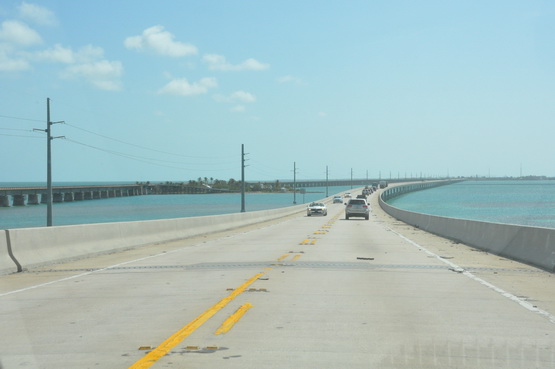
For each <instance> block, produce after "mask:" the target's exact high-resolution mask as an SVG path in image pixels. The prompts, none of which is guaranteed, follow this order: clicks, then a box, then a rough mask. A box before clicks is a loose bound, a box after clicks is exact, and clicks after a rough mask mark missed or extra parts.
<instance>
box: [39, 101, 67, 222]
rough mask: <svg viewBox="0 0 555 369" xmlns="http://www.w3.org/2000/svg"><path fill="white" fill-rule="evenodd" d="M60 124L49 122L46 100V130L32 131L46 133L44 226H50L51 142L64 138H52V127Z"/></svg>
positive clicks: (48, 103) (48, 108) (48, 109)
mask: <svg viewBox="0 0 555 369" xmlns="http://www.w3.org/2000/svg"><path fill="white" fill-rule="evenodd" d="M58 123H65V122H64V121H60V122H51V121H50V98H46V129H36V128H35V129H34V131H43V132H46V196H47V197H46V226H47V227H51V226H52V197H53V196H52V140H53V139H55V138H65V136H58V137H52V125H53V124H58Z"/></svg>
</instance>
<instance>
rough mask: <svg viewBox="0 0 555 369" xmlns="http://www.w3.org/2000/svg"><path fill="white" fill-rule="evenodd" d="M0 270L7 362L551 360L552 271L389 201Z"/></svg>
mask: <svg viewBox="0 0 555 369" xmlns="http://www.w3.org/2000/svg"><path fill="white" fill-rule="evenodd" d="M373 196H374V197H373V198H372V200H371V201H372V206H373V210H372V215H371V218H370V220H369V221H366V220H364V219H362V218H361V219H351V220H349V221H347V220H344V216H343V205H340V204H329V209H330V211H329V215H328V216H327V217H315V216H312V217H306V215H305V214H300V215H296V216H292V217H289V218H287V219H282V220H279V221H274V222H270V223H266V224H264V225H262V226H256V227H249V228H243V229H240V230H235V231H228V232H225V233H219V234H213V235H210V236H205V237H196V238H192V239H187V240H183V241H179V242H172V243H167V244H161V245H156V246H153V247H149V248H140V249H134V250H129V251H126V252H120V253H115V254H111V255H104V256H100V257H95V258H90V259H84V260H78V261H74V262H71V263H65V264H57V265H51V266H49V267H45V268H40V269H35V270H32V271H29V272H25V273H20V274H12V275H7V276H3V277H0V327H1V332H2V334H1V335H0V362H1V363H2V368H3V369H12V368H44V369H50V368H52V369H54V368H55V369H59V368H114V369H115V368H241V369H246V368H280V369H281V368H318V369H323V368H333V369H337V368H412V369H414V368H426V369H429V368H442V369H443V368H455V367H456V368H473V369H475V368H555V293H554V292H555V288H554V287H555V277H554V276H553V275H552V274H550V273H547V272H544V271H541V270H538V269H535V268H532V267H529V266H527V265H523V264H519V263H517V262H514V261H510V260H506V259H502V258H500V257H498V256H495V255H491V254H486V253H484V252H480V251H476V250H472V249H470V248H467V247H466V246H464V245H461V244H454V243H453V242H451V241H448V240H445V239H442V238H439V237H435V236H432V235H430V234H426V233H424V232H422V231H419V230H417V229H414V228H413V227H409V226H407V225H405V224H403V223H399V222H397V221H395V220H393V219H392V218H390V217H389V216H387V215H386V214H384V213H383V212H382V211H381V210H380V209H379V208H378V205H377V203H376V201H375V200H376V198H375V196H376V195H373Z"/></svg>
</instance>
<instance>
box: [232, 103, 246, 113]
mask: <svg viewBox="0 0 555 369" xmlns="http://www.w3.org/2000/svg"><path fill="white" fill-rule="evenodd" d="M230 110H231V111H232V112H233V113H244V112H245V111H246V110H247V108H245V107H244V106H243V105H237V106H234V107H233V108H231V109H230Z"/></svg>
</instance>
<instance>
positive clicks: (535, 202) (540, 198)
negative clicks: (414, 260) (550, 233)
mask: <svg viewBox="0 0 555 369" xmlns="http://www.w3.org/2000/svg"><path fill="white" fill-rule="evenodd" d="M388 203H389V204H391V205H393V206H396V207H398V208H401V209H406V210H410V211H415V212H419V213H426V214H432V215H439V216H446V217H452V218H463V219H473V220H482V221H486V222H495V223H508V224H518V225H528V226H534V227H547V228H555V181H553V180H501V181H498V180H497V181H496V180H484V181H464V182H459V183H456V184H452V185H447V186H441V187H436V188H432V189H429V190H424V191H418V192H412V193H409V194H406V195H403V196H399V197H396V198H394V199H391V200H390V201H388Z"/></svg>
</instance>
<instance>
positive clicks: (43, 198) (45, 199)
mask: <svg viewBox="0 0 555 369" xmlns="http://www.w3.org/2000/svg"><path fill="white" fill-rule="evenodd" d="M40 203H41V204H48V194H46V193H41V194H40Z"/></svg>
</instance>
